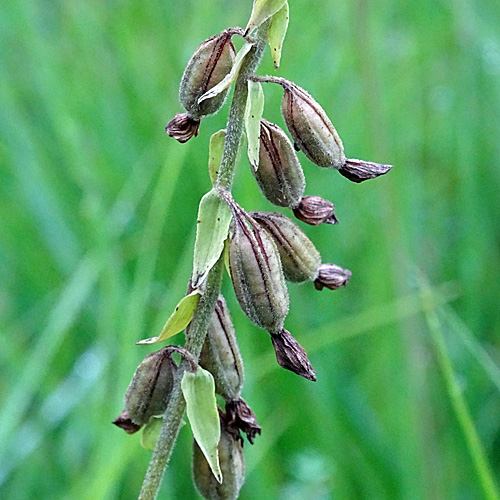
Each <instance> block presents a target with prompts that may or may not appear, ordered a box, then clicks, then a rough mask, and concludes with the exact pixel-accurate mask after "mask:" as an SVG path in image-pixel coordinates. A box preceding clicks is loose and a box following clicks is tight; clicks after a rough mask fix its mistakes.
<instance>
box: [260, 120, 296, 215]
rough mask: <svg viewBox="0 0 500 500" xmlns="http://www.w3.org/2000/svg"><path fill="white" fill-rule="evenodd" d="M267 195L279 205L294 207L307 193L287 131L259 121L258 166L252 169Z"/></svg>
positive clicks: (264, 121)
mask: <svg viewBox="0 0 500 500" xmlns="http://www.w3.org/2000/svg"><path fill="white" fill-rule="evenodd" d="M251 170H252V173H253V175H254V177H255V179H256V181H257V183H258V184H259V187H260V189H261V191H262V193H263V194H264V196H265V197H266V198H267V199H268V200H269V201H270V202H271V203H274V204H275V205H277V206H279V207H295V206H296V205H297V204H298V203H299V201H300V199H301V197H302V195H303V194H304V188H305V178H304V173H303V172H302V167H301V166H300V163H299V159H298V158H297V154H296V153H295V151H294V150H293V146H292V143H291V142H290V140H289V139H288V137H287V136H286V134H285V133H284V132H283V130H281V129H280V128H279V127H278V126H277V125H275V124H274V123H271V122H268V121H267V120H261V122H260V148H259V165H258V169H257V170H254V169H253V168H252V169H251Z"/></svg>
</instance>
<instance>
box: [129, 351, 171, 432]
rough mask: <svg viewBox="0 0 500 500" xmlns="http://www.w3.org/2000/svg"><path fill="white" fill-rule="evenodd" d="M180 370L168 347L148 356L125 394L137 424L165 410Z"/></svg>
mask: <svg viewBox="0 0 500 500" xmlns="http://www.w3.org/2000/svg"><path fill="white" fill-rule="evenodd" d="M176 369H177V365H176V364H175V363H174V361H173V359H172V358H171V353H170V352H169V351H168V348H167V347H165V348H163V349H160V350H159V351H156V352H152V353H151V354H148V355H147V356H146V357H145V358H144V360H143V361H142V363H141V364H140V365H139V366H138V368H137V370H136V371H135V373H134V376H133V378H132V381H131V382H130V385H129V387H128V389H127V392H126V394H125V410H126V412H127V413H128V416H129V418H130V420H131V421H132V422H133V423H134V424H137V425H144V424H147V423H148V421H149V419H150V418H151V417H152V416H153V415H161V414H162V413H163V412H164V411H165V409H166V407H167V403H168V399H169V397H170V392H171V390H172V386H173V382H174V374H175V370H176Z"/></svg>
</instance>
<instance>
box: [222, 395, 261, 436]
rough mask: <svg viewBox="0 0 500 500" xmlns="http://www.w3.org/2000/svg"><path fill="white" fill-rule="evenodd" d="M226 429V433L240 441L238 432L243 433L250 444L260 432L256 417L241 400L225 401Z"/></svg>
mask: <svg viewBox="0 0 500 500" xmlns="http://www.w3.org/2000/svg"><path fill="white" fill-rule="evenodd" d="M225 418H226V422H225V423H226V427H227V429H228V431H230V432H232V433H233V434H234V435H235V436H237V438H238V437H239V439H240V440H241V444H242V445H243V439H242V438H241V437H240V434H239V432H240V431H241V432H244V433H245V434H246V435H247V439H248V441H249V442H250V444H253V440H254V439H255V436H256V435H257V434H260V433H261V432H262V428H261V427H260V425H259V424H258V422H257V417H256V416H255V413H254V412H253V411H252V409H251V408H250V406H248V404H247V402H246V401H245V400H244V399H243V398H238V399H234V400H231V401H226V417H225Z"/></svg>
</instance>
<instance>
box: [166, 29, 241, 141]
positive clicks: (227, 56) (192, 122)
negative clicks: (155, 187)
mask: <svg viewBox="0 0 500 500" xmlns="http://www.w3.org/2000/svg"><path fill="white" fill-rule="evenodd" d="M231 36H232V32H231V31H229V30H226V31H223V32H222V33H220V34H218V35H215V36H212V37H210V38H208V39H207V40H205V41H204V42H203V43H202V44H201V45H200V46H199V47H198V48H197V49H196V51H195V53H194V54H193V56H192V57H191V59H190V60H189V62H188V64H187V66H186V69H185V70H184V74H183V76H182V80H181V84H180V88H179V100H180V102H181V104H182V106H183V107H184V109H185V110H186V113H180V114H177V115H175V117H174V118H173V119H172V120H171V121H170V122H169V123H168V124H167V126H166V127H165V130H166V131H167V134H168V135H170V136H171V137H173V138H174V139H177V140H178V141H179V142H186V141H188V140H189V139H190V138H191V137H193V136H196V135H198V128H199V125H200V119H201V118H202V117H203V116H206V115H210V114H212V113H216V112H217V111H218V110H219V109H220V108H221V107H222V105H223V104H224V101H225V100H226V97H227V94H228V92H229V89H226V90H225V91H223V92H221V93H220V94H218V95H216V96H214V97H212V98H210V99H205V100H204V101H202V102H201V103H199V102H198V100H199V98H200V97H201V96H202V95H203V94H204V93H205V92H207V91H208V90H210V89H211V88H213V87H215V86H216V85H217V84H218V83H219V82H220V81H222V80H223V79H224V77H225V76H226V75H227V74H228V73H229V72H230V71H231V69H232V67H233V62H234V56H235V48H234V45H233V43H232V41H231Z"/></svg>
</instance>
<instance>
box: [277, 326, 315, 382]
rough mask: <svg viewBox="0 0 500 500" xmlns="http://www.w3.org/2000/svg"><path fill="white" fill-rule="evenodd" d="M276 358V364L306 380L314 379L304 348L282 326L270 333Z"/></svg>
mask: <svg viewBox="0 0 500 500" xmlns="http://www.w3.org/2000/svg"><path fill="white" fill-rule="evenodd" d="M271 340H272V342H273V347H274V351H275V352H276V360H277V361H278V364H279V365H280V366H281V367H282V368H285V369H286V370H290V371H292V372H294V373H296V374H297V375H300V376H301V377H304V378H306V379H307V380H312V381H313V382H315V381H316V372H315V371H314V369H313V367H312V366H311V363H310V362H309V359H308V358H307V353H306V351H305V350H304V348H303V347H302V346H301V345H300V344H299V343H298V342H297V341H296V340H295V339H294V338H293V337H292V335H291V334H290V332H288V331H287V330H285V329H284V328H283V329H282V330H281V331H280V332H278V333H272V334H271Z"/></svg>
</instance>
